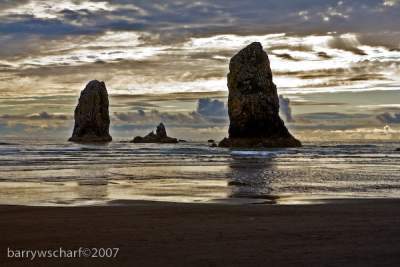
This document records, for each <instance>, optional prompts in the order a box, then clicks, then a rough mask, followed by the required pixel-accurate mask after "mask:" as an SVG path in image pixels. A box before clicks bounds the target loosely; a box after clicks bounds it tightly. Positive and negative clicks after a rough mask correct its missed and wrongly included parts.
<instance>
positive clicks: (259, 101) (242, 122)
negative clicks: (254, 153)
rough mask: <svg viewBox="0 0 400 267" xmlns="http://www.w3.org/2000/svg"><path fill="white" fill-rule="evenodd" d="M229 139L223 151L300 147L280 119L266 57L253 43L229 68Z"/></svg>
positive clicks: (276, 97)
mask: <svg viewBox="0 0 400 267" xmlns="http://www.w3.org/2000/svg"><path fill="white" fill-rule="evenodd" d="M229 70H230V73H229V74H228V88H229V99H228V112H229V119H230V126H229V138H225V139H223V140H222V141H221V142H220V143H219V146H221V147H299V146H301V143H300V141H298V140H297V139H295V138H294V137H293V136H292V135H291V134H290V133H289V131H288V129H287V128H286V127H285V124H284V122H283V121H282V119H281V118H280V117H279V98H278V93H277V89H276V86H275V84H274V83H273V81H272V72H271V68H270V63H269V59H268V55H267V53H266V52H265V51H264V50H263V48H262V46H261V44H260V43H252V44H250V45H249V46H247V47H246V48H244V49H243V50H241V51H240V52H239V53H238V54H236V55H235V56H234V57H233V58H232V59H231V61H230V64H229Z"/></svg>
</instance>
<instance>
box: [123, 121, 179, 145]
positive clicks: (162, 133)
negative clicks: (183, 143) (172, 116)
mask: <svg viewBox="0 0 400 267" xmlns="http://www.w3.org/2000/svg"><path fill="white" fill-rule="evenodd" d="M131 143H164V144H176V143H178V139H176V138H172V137H169V136H168V135H167V130H165V126H164V124H163V123H160V124H159V125H158V126H157V129H156V133H154V131H152V132H150V133H149V134H148V135H146V136H145V137H141V136H136V137H135V138H134V139H133V140H132V141H131Z"/></svg>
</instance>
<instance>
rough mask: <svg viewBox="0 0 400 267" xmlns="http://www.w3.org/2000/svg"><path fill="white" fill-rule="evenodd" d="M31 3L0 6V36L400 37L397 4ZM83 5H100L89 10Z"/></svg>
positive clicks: (255, 0)
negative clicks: (55, 5)
mask: <svg viewBox="0 0 400 267" xmlns="http://www.w3.org/2000/svg"><path fill="white" fill-rule="evenodd" d="M29 2H30V1H0V16H1V18H0V21H1V22H0V33H3V34H5V33H13V34H18V33H20V34H22V33H29V34H32V33H36V34H41V35H43V36H48V35H54V34H60V35H67V34H78V33H79V34H90V33H94V32H103V31H104V30H136V31H149V32H158V33H162V35H163V36H164V37H165V38H166V39H168V38H170V37H174V36H175V37H176V36H182V35H183V36H185V35H193V34H216V33H243V34H248V33H255V32H258V33H270V32H292V33H293V32H294V33H296V32H297V33H310V32H326V31H337V32H364V31H366V32H368V33H370V32H382V31H383V30H384V31H386V32H392V31H396V32H398V25H399V22H400V17H399V16H398V13H399V11H400V5H398V4H393V5H384V1H383V0H352V1H349V0H343V1H338V0H325V1H320V0H297V1H289V0H286V1H275V0H249V1H242V0H232V1H229V2H226V1H222V0H218V1H211V0H207V1H205V0H203V1H195V2H193V1H189V0H180V1H176V0H169V1H164V0H163V1H161V0H156V1H144V0H136V1H124V0H117V1H66V3H67V4H65V5H63V6H61V7H60V8H59V9H56V8H52V9H51V8H50V9H43V8H42V9H43V10H41V12H40V13H39V12H37V14H35V8H38V6H39V4H40V3H45V4H46V3H47V4H48V5H51V3H52V2H51V1H50V0H43V1H40V2H39V1H38V2H36V5H35V4H33V5H32V7H33V10H31V11H30V12H28V11H29V9H28V10H26V7H25V9H23V8H24V4H26V3H29ZM386 2H389V1H386ZM31 3H35V2H34V1H33V2H31ZM53 3H57V2H56V1H55V2H53ZM68 3H73V4H74V5H72V4H71V5H68ZM85 3H98V4H99V3H100V4H103V5H102V6H100V7H97V8H93V7H90V6H87V5H85ZM80 5H81V6H80ZM103 6H104V7H103ZM18 10H22V11H21V12H19V13H18V12H17V11H18ZM23 11H25V12H23ZM13 12H14V13H16V12H17V14H13ZM48 13H50V14H48ZM38 14H39V15H38ZM377 20H379V23H376V21H377Z"/></svg>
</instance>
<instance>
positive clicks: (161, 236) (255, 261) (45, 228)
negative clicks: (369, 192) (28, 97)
mask: <svg viewBox="0 0 400 267" xmlns="http://www.w3.org/2000/svg"><path fill="white" fill-rule="evenodd" d="M7 247H10V248H12V249H22V248H25V249H57V248H59V247H63V248H70V249H73V248H79V247H89V248H90V247H96V248H101V247H104V248H107V247H119V248H120V253H119V255H118V256H117V258H116V259H98V258H97V259H95V258H81V259H63V260H60V259H40V260H34V261H33V262H31V266H400V201H399V200H373V201H370V200H368V201H351V202H342V203H340V202H339V203H336V204H326V205H308V206H268V205H241V206H239V205H237V206H233V205H230V206H229V205H213V204H207V205H199V204H167V203H145V202H134V203H131V204H130V205H129V206H107V207H68V208H54V207H16V206H2V207H0V251H1V256H0V266H26V264H27V263H29V260H27V259H19V260H18V259H8V258H6V256H7Z"/></svg>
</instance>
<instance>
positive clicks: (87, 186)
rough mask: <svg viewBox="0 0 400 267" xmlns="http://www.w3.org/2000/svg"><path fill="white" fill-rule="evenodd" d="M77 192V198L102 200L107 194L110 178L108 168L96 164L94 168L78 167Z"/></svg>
mask: <svg viewBox="0 0 400 267" xmlns="http://www.w3.org/2000/svg"><path fill="white" fill-rule="evenodd" d="M79 173H80V177H81V179H82V180H80V181H78V187H77V194H78V196H79V199H81V200H82V199H84V200H93V201H97V200H104V199H106V198H107V196H108V180H109V179H110V177H109V174H108V169H107V168H104V167H101V166H96V168H88V169H80V170H79Z"/></svg>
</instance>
